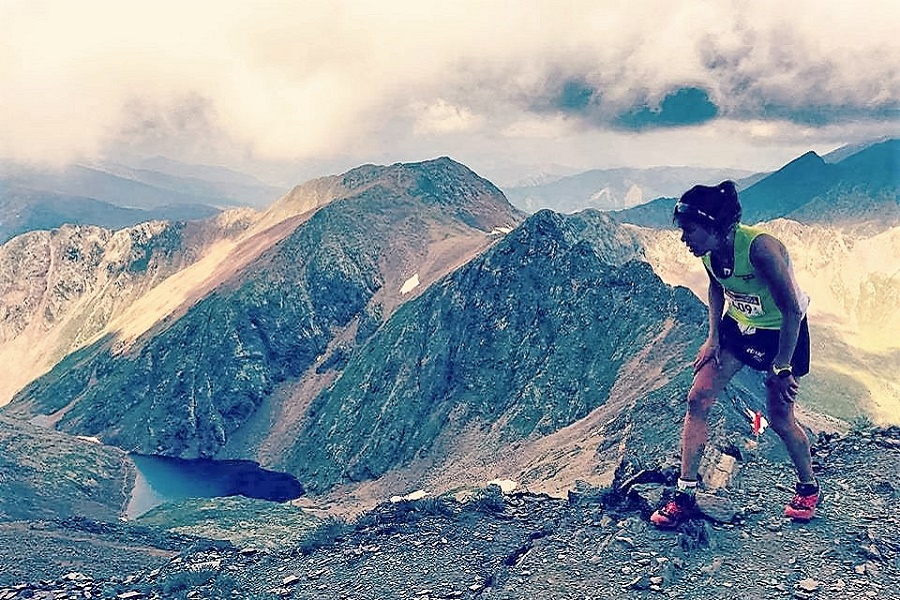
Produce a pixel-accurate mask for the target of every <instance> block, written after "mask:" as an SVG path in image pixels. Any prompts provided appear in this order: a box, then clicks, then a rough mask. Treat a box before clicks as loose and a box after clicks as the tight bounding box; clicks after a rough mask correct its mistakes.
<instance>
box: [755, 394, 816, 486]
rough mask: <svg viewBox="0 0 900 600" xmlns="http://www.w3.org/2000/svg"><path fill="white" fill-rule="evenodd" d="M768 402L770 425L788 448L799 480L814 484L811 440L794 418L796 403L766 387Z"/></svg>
mask: <svg viewBox="0 0 900 600" xmlns="http://www.w3.org/2000/svg"><path fill="white" fill-rule="evenodd" d="M766 400H767V403H768V406H769V421H770V422H769V425H770V426H771V427H772V430H773V431H775V433H777V434H778V435H779V437H781V440H782V441H783V442H784V446H785V448H787V451H788V454H790V456H791V460H793V461H794V467H796V469H797V478H798V479H799V480H800V482H801V483H812V482H813V481H815V479H816V477H815V474H814V473H813V470H812V456H811V455H810V450H809V438H808V437H806V432H804V431H803V428H802V427H800V424H799V423H798V422H797V418H796V417H795V416H794V403H793V402H785V401H784V400H782V399H781V397H780V396H779V394H778V392H777V391H773V390H772V388H770V387H768V386H767V387H766Z"/></svg>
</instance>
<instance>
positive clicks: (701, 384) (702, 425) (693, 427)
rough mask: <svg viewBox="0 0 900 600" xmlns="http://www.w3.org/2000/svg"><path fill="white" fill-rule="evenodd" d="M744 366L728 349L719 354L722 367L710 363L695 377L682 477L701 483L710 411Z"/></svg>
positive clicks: (683, 437) (683, 443)
mask: <svg viewBox="0 0 900 600" xmlns="http://www.w3.org/2000/svg"><path fill="white" fill-rule="evenodd" d="M743 366H744V365H743V364H742V363H741V361H740V360H738V358H737V357H736V356H734V355H733V354H732V353H731V352H729V351H728V350H725V349H724V348H723V349H721V350H720V352H719V364H718V365H716V364H715V363H714V362H713V361H709V362H708V363H706V364H705V365H703V366H702V367H701V368H700V370H699V371H697V373H696V374H695V375H694V382H693V384H692V385H691V389H690V391H689V392H688V397H687V402H688V408H687V413H686V414H685V416H684V426H683V428H682V430H681V478H682V479H685V480H689V481H696V480H697V471H698V470H699V468H700V459H701V457H702V456H703V449H704V447H705V446H706V440H707V438H708V436H709V426H708V423H707V419H708V418H709V410H710V409H711V408H712V405H713V404H715V401H716V398H718V396H719V394H721V393H722V391H723V390H724V389H725V386H726V385H727V384H728V382H729V381H731V378H732V377H734V375H735V373H737V372H738V371H740V370H741V367H743Z"/></svg>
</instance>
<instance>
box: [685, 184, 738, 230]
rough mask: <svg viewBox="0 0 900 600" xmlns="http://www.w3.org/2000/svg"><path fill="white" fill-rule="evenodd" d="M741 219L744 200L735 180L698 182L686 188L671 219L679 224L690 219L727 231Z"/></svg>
mask: <svg viewBox="0 0 900 600" xmlns="http://www.w3.org/2000/svg"><path fill="white" fill-rule="evenodd" d="M740 220H741V203H740V201H739V200H738V194H737V190H736V189H735V187H734V182H733V181H723V182H722V183H720V184H719V185H717V186H714V187H713V186H709V185H695V186H694V187H692V188H691V189H689V190H688V191H686V192H685V193H684V194H683V195H682V196H681V198H680V199H679V200H678V202H676V203H675V210H674V212H673V213H672V222H673V223H675V224H676V225H677V226H679V227H683V224H684V223H685V222H687V221H690V222H693V223H700V224H701V225H707V226H708V225H712V226H713V228H715V229H717V230H718V231H721V232H725V231H728V230H729V229H731V228H732V227H734V226H735V225H736V224H737V223H738V221H740Z"/></svg>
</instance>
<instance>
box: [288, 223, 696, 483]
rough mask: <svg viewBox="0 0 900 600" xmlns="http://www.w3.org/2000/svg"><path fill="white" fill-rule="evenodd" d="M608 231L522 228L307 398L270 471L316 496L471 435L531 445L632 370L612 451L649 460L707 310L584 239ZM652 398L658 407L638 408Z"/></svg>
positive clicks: (443, 451) (668, 424)
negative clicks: (624, 441) (299, 422)
mask: <svg viewBox="0 0 900 600" xmlns="http://www.w3.org/2000/svg"><path fill="white" fill-rule="evenodd" d="M585 219H590V222H588V223H586V222H585ZM587 230H592V231H591V235H590V236H588V235H585V232H586V231H587ZM617 235H620V233H619V232H617V230H616V226H615V225H614V224H612V223H610V221H609V219H607V218H606V217H602V216H600V215H596V214H595V215H581V216H578V217H569V218H564V217H562V216H561V215H558V214H556V213H552V212H549V211H541V212H539V213H537V214H535V215H534V216H532V217H531V218H529V219H528V220H527V221H526V222H525V223H524V224H523V225H521V226H520V227H519V228H518V229H517V230H516V231H514V232H513V233H512V234H510V235H509V236H507V237H506V239H504V240H503V241H502V242H500V243H499V244H498V245H497V246H495V247H494V248H492V249H491V250H489V251H488V252H486V253H485V254H483V255H482V256H480V257H479V258H477V259H476V260H474V261H472V262H471V263H469V264H467V265H466V266H465V267H463V268H461V269H460V270H459V271H457V272H455V273H453V274H452V275H450V276H448V277H447V278H446V279H444V280H443V281H440V282H438V283H437V284H435V285H433V286H432V287H431V288H430V289H429V290H427V291H426V292H424V293H423V294H422V296H420V297H419V298H417V299H416V300H414V301H411V302H409V303H407V304H406V305H404V306H403V307H402V308H401V309H399V310H398V311H397V312H396V313H395V315H394V316H393V317H392V318H391V319H390V320H389V321H388V322H387V323H386V324H385V325H384V326H383V327H382V328H381V329H380V330H379V331H378V332H377V333H376V334H375V335H374V336H373V337H372V338H371V339H370V340H369V341H368V342H367V343H366V345H365V346H364V347H363V348H361V349H359V350H358V351H357V352H356V353H355V354H354V355H353V357H352V358H351V359H350V360H349V362H348V363H347V364H346V366H345V367H344V368H343V372H342V374H341V376H340V377H339V378H338V379H337V380H336V381H335V383H334V384H333V385H332V386H331V387H330V388H328V389H327V390H325V391H324V392H323V393H322V394H321V395H319V396H318V397H317V398H316V399H315V400H314V401H313V402H312V404H311V406H310V408H309V411H308V416H307V418H306V419H305V420H304V423H303V427H302V429H301V430H300V432H299V433H298V434H297V436H296V442H295V445H294V447H293V448H292V449H291V450H289V451H288V452H287V453H286V455H285V456H284V458H283V459H282V461H281V463H282V464H281V465H280V466H281V467H282V468H285V469H287V470H290V471H292V472H294V473H296V474H298V475H299V477H300V479H301V480H303V481H304V483H305V484H308V485H309V486H310V488H311V489H312V490H313V491H316V490H319V491H321V490H323V489H327V488H328V487H329V486H331V485H334V484H337V483H346V482H359V481H363V480H367V479H372V478H377V477H379V476H381V475H383V474H385V473H386V472H388V471H389V470H391V469H393V468H397V467H400V466H403V465H405V464H407V463H409V462H410V461H412V460H414V459H417V458H418V459H422V458H428V459H430V460H434V461H438V462H439V461H440V460H442V458H443V457H445V456H446V455H447V453H452V452H453V446H454V445H455V444H456V443H458V441H459V440H460V439H462V435H461V434H462V433H464V432H466V431H469V430H471V429H473V428H474V429H476V430H482V431H483V432H484V433H485V438H486V439H487V438H489V437H492V436H493V435H494V434H496V435H497V436H498V437H499V439H500V441H501V442H505V443H512V442H514V441H516V440H523V439H526V438H531V439H535V438H540V437H542V436H546V435H548V434H551V433H553V432H556V431H558V430H560V429H561V428H563V427H565V426H567V425H570V424H573V423H575V422H576V421H579V420H580V419H583V418H584V417H586V416H587V415H588V414H589V413H591V411H593V410H595V409H597V408H598V407H601V406H603V405H604V404H606V403H608V402H610V401H611V400H616V401H621V400H622V398H611V391H612V390H613V388H614V387H615V386H616V383H617V381H619V379H620V378H629V377H631V378H634V379H637V380H640V379H641V375H642V374H641V373H640V372H635V371H639V370H640V369H641V368H646V369H649V370H651V371H652V372H653V373H654V374H655V375H656V376H655V377H654V378H653V382H652V383H651V384H650V387H649V389H646V390H645V392H646V393H644V394H640V396H639V397H637V398H632V397H630V396H629V397H628V399H627V400H628V401H627V402H625V408H623V409H621V410H616V411H613V412H612V413H611V415H610V416H611V417H612V418H613V419H614V420H616V422H617V423H618V424H620V425H621V427H620V428H618V430H613V433H612V435H613V437H615V438H616V440H617V442H616V443H612V442H610V446H611V447H615V446H616V445H617V444H618V441H621V437H620V436H622V435H625V432H626V430H629V429H632V430H633V431H632V436H631V438H632V439H633V440H644V441H649V442H652V443H653V444H654V446H656V448H654V451H653V452H651V455H652V454H653V453H654V452H658V450H659V446H660V442H661V441H662V440H666V439H667V436H668V435H669V434H671V435H674V428H675V427H676V426H677V420H673V419H672V413H671V410H672V408H670V407H668V403H669V402H670V401H671V400H673V399H675V405H680V403H681V401H680V397H681V396H682V393H683V391H682V390H680V389H679V388H678V386H679V385H680V386H683V385H684V384H685V381H684V370H685V364H686V361H685V358H684V356H685V354H684V353H685V352H688V350H687V348H689V347H691V348H692V347H694V346H696V345H697V344H699V341H698V340H699V337H698V336H700V337H702V335H703V333H704V331H705V330H704V328H703V323H704V311H703V308H702V305H701V304H700V303H699V302H698V301H697V300H696V299H695V298H694V297H693V296H692V295H691V294H690V292H688V291H687V290H686V289H684V288H669V287H667V286H665V285H664V284H663V283H662V282H661V281H660V280H659V278H658V277H657V276H656V275H654V273H653V271H652V270H651V268H650V266H649V265H648V264H646V263H643V262H639V261H630V262H626V263H624V264H622V265H621V266H615V265H614V264H613V263H614V262H619V261H621V260H622V259H623V258H624V256H623V255H622V247H621V246H619V245H617V244H616V245H611V246H610V247H616V248H617V250H616V251H615V252H614V254H613V255H609V254H608V253H607V252H606V251H604V248H603V245H602V244H598V243H596V242H595V244H592V243H591V242H589V241H587V238H589V237H593V238H594V239H595V240H603V239H605V240H609V239H611V238H614V237H615V236H617ZM598 250H599V251H598ZM611 259H612V260H611ZM691 351H692V350H691ZM642 354H643V355H644V360H645V361H646V363H648V364H645V365H641V366H638V365H636V364H635V359H636V357H637V356H640V355H642ZM673 379H675V380H677V382H676V381H673ZM633 391H634V390H632V392H633ZM623 395H628V394H623ZM654 402H661V403H663V404H664V405H666V406H667V408H665V410H663V411H654V410H653V409H650V408H647V406H648V405H649V404H653V403H654ZM629 403H632V406H631V410H636V414H635V415H633V416H631V415H630V412H629V409H628V408H627V407H628V404H629ZM635 406H639V407H640V408H639V409H635ZM676 410H677V409H676ZM661 421H662V422H661ZM626 423H629V424H630V425H629V426H628V427H626V426H625V424H626ZM489 431H492V432H493V433H492V434H490V435H489V434H488V432H489ZM597 441H599V439H598V440H597ZM485 444H486V442H485ZM476 451H477V450H476ZM634 451H635V453H637V454H643V453H644V451H645V448H644V443H643V442H641V443H637V442H636V446H635V448H634ZM613 455H615V452H613ZM648 456H649V455H648Z"/></svg>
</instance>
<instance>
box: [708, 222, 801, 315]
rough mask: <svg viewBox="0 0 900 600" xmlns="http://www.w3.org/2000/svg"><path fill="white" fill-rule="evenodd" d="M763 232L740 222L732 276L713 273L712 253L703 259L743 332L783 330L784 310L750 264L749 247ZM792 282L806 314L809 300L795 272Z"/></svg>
mask: <svg viewBox="0 0 900 600" xmlns="http://www.w3.org/2000/svg"><path fill="white" fill-rule="evenodd" d="M761 233H764V231H763V230H762V229H759V228H758V227H750V226H749V225H744V224H743V223H738V225H737V229H736V231H735V233H734V269H733V270H732V272H731V275H730V276H729V277H718V276H717V275H716V274H715V273H714V272H713V269H712V264H711V257H710V255H709V254H705V255H704V256H703V257H702V260H703V265H704V266H705V267H706V270H707V271H709V273H711V274H712V276H713V277H714V278H715V279H716V281H718V282H719V283H720V284H721V285H722V288H723V289H724V290H725V298H726V299H727V300H728V310H727V311H726V313H727V314H728V315H729V316H731V317H732V318H733V319H734V320H735V321H737V322H738V324H740V325H741V328H742V329H744V330H749V329H751V328H757V329H781V311H780V310H778V306H777V305H776V304H775V299H774V298H773V297H772V293H771V292H770V291H769V287H768V286H767V285H766V284H765V282H764V281H763V280H762V278H761V277H759V276H758V275H757V273H756V269H754V267H753V264H752V263H751V262H750V245H751V244H752V243H753V240H755V239H756V238H757V236H759V235H760V234H761ZM791 280H792V281H793V282H794V287H795V289H796V292H797V300H798V301H799V302H800V309H801V310H802V311H803V312H804V313H805V312H806V307H807V306H808V305H809V297H808V296H807V295H806V294H804V293H803V292H802V291H801V290H800V288H799V287H797V280H796V278H794V274H793V272H791Z"/></svg>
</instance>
